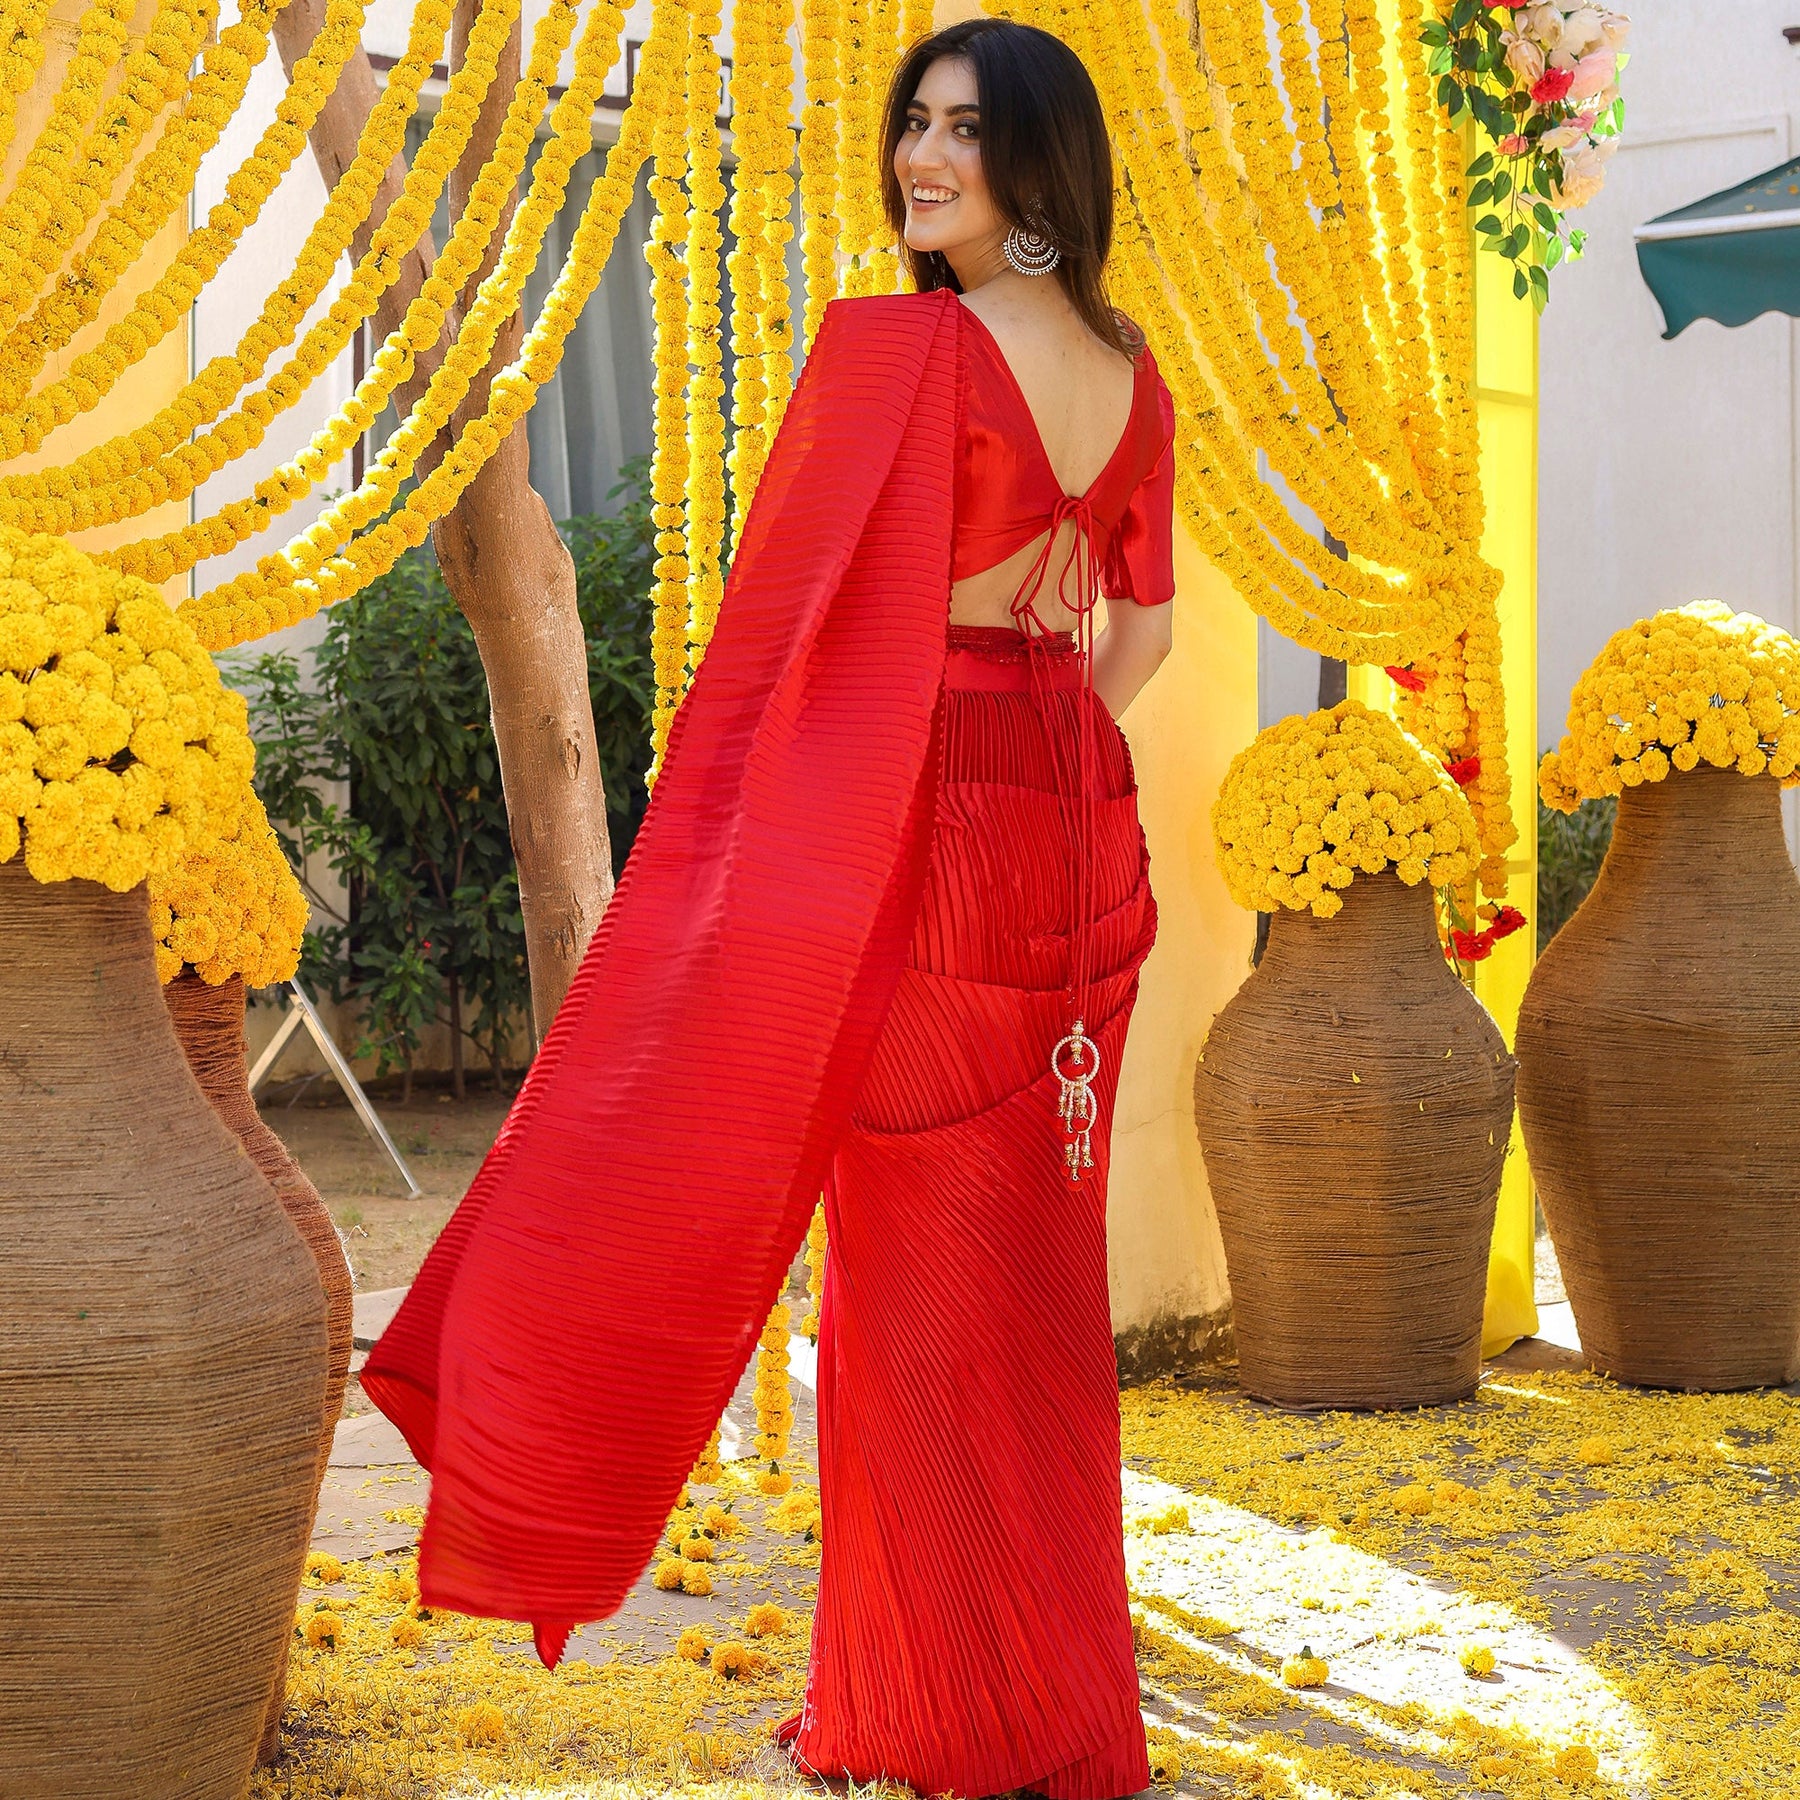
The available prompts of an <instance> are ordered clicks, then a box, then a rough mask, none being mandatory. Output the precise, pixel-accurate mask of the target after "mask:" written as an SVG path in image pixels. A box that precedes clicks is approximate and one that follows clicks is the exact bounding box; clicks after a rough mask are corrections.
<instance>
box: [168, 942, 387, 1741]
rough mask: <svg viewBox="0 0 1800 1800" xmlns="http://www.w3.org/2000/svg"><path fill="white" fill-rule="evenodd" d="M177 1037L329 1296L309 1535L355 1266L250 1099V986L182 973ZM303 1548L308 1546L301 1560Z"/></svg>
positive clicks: (335, 1410) (273, 1689)
mask: <svg viewBox="0 0 1800 1800" xmlns="http://www.w3.org/2000/svg"><path fill="white" fill-rule="evenodd" d="M163 999H164V1001H165V1002H166V1003H167V1004H168V1008H169V1017H170V1018H171V1019H172V1020H173V1021H174V1024H175V1036H176V1039H177V1041H178V1042H179V1043H180V1045H181V1048H182V1052H183V1054H184V1055H185V1056H186V1057H187V1061H188V1067H189V1068H190V1069H192V1070H193V1072H194V1079H195V1080H196V1081H197V1082H199V1084H200V1091H201V1093H203V1094H204V1095H205V1096H206V1098H207V1099H208V1101H210V1102H211V1104H212V1109H213V1111H214V1112H216V1113H217V1114H218V1115H219V1117H220V1118H221V1119H222V1120H224V1122H225V1124H226V1125H227V1126H228V1127H229V1128H230V1130H231V1132H232V1135H233V1136H234V1137H236V1139H237V1141H238V1142H239V1143H240V1144H242V1145H243V1147H244V1150H245V1152H246V1153H247V1154H248V1156H249V1158H250V1160H251V1161H252V1162H253V1163H255V1164H256V1166H257V1167H258V1168H259V1169H260V1170H261V1171H262V1172H263V1176H264V1178H265V1179H266V1180H267V1181H268V1183H269V1185H270V1186H271V1187H272V1188H273V1189H274V1190H275V1196H276V1198H277V1199H278V1200H280V1202H281V1205H282V1209H283V1211H285V1212H286V1214H287V1216H288V1217H289V1218H290V1219H292V1220H293V1222H294V1227H295V1229H296V1230H297V1231H298V1232H299V1233H300V1236H301V1238H302V1240H303V1241H304V1242H305V1244H306V1247H307V1249H308V1250H310V1251H311V1252H312V1258H313V1263H314V1265H315V1266H316V1267H317V1269H318V1271H319V1281H320V1283H321V1285H322V1286H323V1287H324V1289H325V1320H326V1336H327V1346H326V1368H325V1405H324V1409H323V1414H322V1416H321V1418H320V1421H319V1466H318V1477H317V1479H316V1480H315V1482H314V1483H313V1503H312V1506H311V1507H310V1508H309V1509H308V1515H307V1535H308V1536H310V1533H311V1526H312V1514H313V1512H315V1511H316V1510H317V1507H318V1494H319V1488H320V1487H321V1486H322V1485H323V1484H324V1480H325V1471H326V1468H327V1467H328V1466H329V1464H330V1461H331V1439H332V1433H333V1431H334V1430H335V1429H336V1427H337V1422H338V1415H339V1414H340V1413H341V1412H342V1411H343V1408H344V1385H345V1382H346V1381H347V1379H348V1377H349V1374H350V1351H351V1341H352V1336H353V1330H354V1327H353V1322H352V1316H351V1309H352V1305H353V1298H354V1295H353V1287H352V1283H351V1279H350V1265H349V1264H348V1263H347V1262H345V1260H344V1247H343V1245H342V1244H341V1243H340V1242H339V1241H338V1234H337V1227H336V1226H334V1225H333V1224H332V1222H331V1215H330V1214H329V1213H328V1212H327V1211H326V1210H325V1202H324V1201H323V1200H321V1199H320V1198H319V1190H318V1189H317V1188H316V1187H314V1186H313V1184H312V1183H311V1182H310V1181H308V1180H307V1178H306V1174H305V1172H304V1171H303V1170H302V1169H301V1167H300V1165H299V1164H298V1163H297V1162H295V1161H294V1159H293V1158H292V1157H291V1156H290V1155H288V1152H287V1146H286V1145H285V1144H284V1143H282V1141H281V1139H280V1138H278V1137H277V1136H276V1135H275V1133H274V1132H273V1131H271V1130H270V1129H269V1127H268V1126H267V1125H265V1124H264V1123H263V1118H262V1114H261V1113H259V1112H258V1111H257V1110H256V1102H255V1101H254V1100H253V1099H252V1098H251V1096H250V1062H249V1048H248V1046H247V1045H246V1044H245V1042H244V983H243V978H242V977H241V976H237V975H234V976H232V978H231V979H230V980H229V981H225V982H221V983H220V984H219V985H218V986H217V987H213V986H211V985H209V984H208V983H207V982H204V981H202V980H201V979H200V977H199V976H198V975H196V974H194V973H193V972H192V971H191V970H186V969H184V970H183V971H182V973H181V974H179V975H177V976H176V977H175V979H174V980H173V981H171V982H170V983H169V984H168V985H167V986H166V987H165V988H164V989H163ZM304 1553H305V1547H304V1545H303V1546H302V1555H304ZM292 1642H293V1640H292V1638H291V1637H284V1638H283V1639H282V1640H281V1649H280V1652H279V1654H278V1657H277V1666H276V1669H275V1673H274V1675H273V1677H272V1680H271V1685H270V1701H269V1712H268V1718H267V1723H266V1725H265V1728H264V1731H263V1738H262V1744H261V1746H260V1749H259V1752H258V1760H259V1761H262V1762H269V1761H272V1760H273V1759H274V1757H275V1755H276V1752H277V1750H278V1749H279V1747H280V1736H281V1710H282V1703H283V1700H284V1699H285V1696H286V1689H287V1659H288V1650H289V1648H290V1646H291V1644H292Z"/></svg>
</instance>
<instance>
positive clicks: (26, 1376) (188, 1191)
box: [0, 859, 326, 1800]
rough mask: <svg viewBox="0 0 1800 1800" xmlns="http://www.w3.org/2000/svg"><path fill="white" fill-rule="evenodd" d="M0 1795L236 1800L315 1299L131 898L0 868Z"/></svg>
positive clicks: (303, 1412)
mask: <svg viewBox="0 0 1800 1800" xmlns="http://www.w3.org/2000/svg"><path fill="white" fill-rule="evenodd" d="M0 1093H4V1094H5V1097H6V1101H5V1105H4V1107H3V1108H0V1246H3V1253H0V1410H3V1413H4V1418H5V1425H4V1428H3V1431H0V1447H3V1451H4V1453H3V1454H0V1621H4V1624H3V1626H0V1794H4V1795H5V1796H6V1797H7V1800H122V1797H123V1796H127V1795H129V1796H130V1797H131V1800H240V1796H241V1795H242V1793H243V1791H244V1788H245V1786H246V1784H247V1783H248V1781H249V1777H250V1772H251V1768H252V1765H253V1762H254V1759H255V1755H256V1749H257V1744H258V1741H259V1740H260V1738H261V1736H262V1733H263V1728H264V1722H265V1717H266V1714H267V1710H268V1704H269V1685H270V1681H271V1678H272V1674H273V1671H274V1668H275V1665H276V1659H277V1656H278V1654H279V1651H280V1647H281V1644H282V1642H283V1640H284V1639H285V1638H286V1637H287V1635H288V1634H289V1633H290V1632H291V1631H292V1629H293V1624H294V1594H295V1592H296V1590H297V1587H298V1585H299V1579H300V1570H301V1564H302V1560H303V1558H304V1553H305V1537H306V1525H307V1522H308V1520H309V1519H310V1516H311V1503H312V1496H313V1488H314V1484H315V1482H316V1480H317V1476H318V1459H319V1423H320V1419H321V1417H322V1414H323V1408H324V1403H325V1371H326V1326H325V1296H324V1293H323V1291H322V1289H321V1287H320V1284H319V1274H318V1269H317V1266H316V1264H315V1263H314V1261H313V1258H312V1256H311V1254H310V1253H309V1251H308V1250H307V1248H306V1246H305V1244H304V1243H302V1242H301V1239H300V1235H299V1233H298V1232H297V1231H295V1229H294V1226H293V1223H292V1221H291V1220H290V1219H289V1218H288V1216H287V1214H286V1213H285V1212H284V1211H283V1210H282V1207H281V1203H280V1201H279V1200H278V1199H277V1198H276V1196H275V1192H274V1190H273V1189H272V1188H271V1187H270V1186H269V1183H268V1182H267V1181H266V1180H265V1179H264V1178H263V1176H262V1175H261V1174H259V1173H258V1172H257V1169H256V1167H255V1165H254V1164H253V1163H252V1162H251V1161H250V1159H249V1158H248V1157H247V1156H245V1154H244V1152H243V1149H242V1147H241V1146H240V1145H239V1143H238V1141H237V1139H236V1138H235V1137H233V1136H232V1134H231V1133H230V1132H229V1131H227V1130H226V1128H225V1126H224V1125H223V1124H222V1123H221V1122H220V1120H219V1118H218V1116H217V1115H216V1114H215V1113H214V1112H213V1110H212V1108H211V1107H210V1106H209V1105H208V1104H207V1102H206V1099H205V1097H204V1096H203V1095H202V1094H201V1092H200V1090H199V1088H198V1086H196V1084H195V1082H194V1078H193V1076H192V1075H191V1074H190V1073H189V1070H188V1066H187V1063H186V1061H185V1060H184V1058H183V1056H182V1053H181V1048H180V1046H179V1045H178V1044H177V1043H176V1041H175V1033H174V1029H173V1027H172V1026H171V1024H170V1021H169V1013H168V1009H167V1007H165V1006H164V1004H163V997H162V992H161V989H160V988H159V986H158V984H157V979H156V966H155V961H154V958H153V953H152V949H151V940H150V926H149V919H148V916H147V911H146V906H145V900H144V893H143V890H142V889H141V888H140V889H138V890H137V891H136V892H135V893H130V894H112V893H109V892H107V891H106V890H105V889H104V888H102V887H99V886H97V885H95V884H94V883H91V882H85V881H67V882H59V883H56V884H55V885H54V886H49V885H42V884H40V883H38V882H36V881H34V880H33V879H32V878H31V877H30V876H29V875H28V874H27V873H26V872H25V870H24V869H23V868H22V867H21V866H20V864H19V862H18V861H17V860H16V859H15V860H14V861H12V862H10V863H6V864H0Z"/></svg>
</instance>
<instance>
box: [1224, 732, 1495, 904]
mask: <svg viewBox="0 0 1800 1800" xmlns="http://www.w3.org/2000/svg"><path fill="white" fill-rule="evenodd" d="M1212 823H1213V844H1214V849H1215V851H1216V854H1217V857H1218V863H1219V869H1220V872H1221V873H1222V874H1223V875H1224V877H1225V885H1226V887H1227V888H1229V889H1230V891H1231V897H1232V899H1234V900H1235V901H1236V902H1237V903H1238V905H1239V906H1243V907H1247V908H1249V909H1251V910H1252V911H1261V912H1273V911H1274V910H1275V908H1276V907H1279V906H1285V907H1290V908H1292V909H1294V910H1296V911H1299V910H1304V909H1310V910H1311V911H1312V912H1313V913H1314V914H1315V915H1316V916H1317V917H1319V918H1321V919H1329V918H1330V917H1332V915H1333V914H1334V913H1337V912H1339V911H1341V910H1342V908H1343V904H1344V902H1343V898H1342V893H1341V890H1342V889H1344V888H1346V887H1348V886H1349V885H1350V884H1351V882H1352V881H1353V880H1355V878H1356V877H1357V876H1358V875H1359V874H1362V875H1378V874H1381V873H1382V872H1384V871H1385V870H1388V869H1392V870H1393V871H1394V873H1395V874H1396V875H1398V876H1399V877H1400V879H1401V880H1402V881H1403V882H1405V883H1406V884H1407V885H1408V886H1409V887H1410V886H1414V885H1416V884H1417V883H1419V882H1421V881H1427V880H1428V881H1430V883H1431V884H1432V885H1433V886H1434V887H1455V886H1457V885H1458V884H1460V883H1462V882H1465V881H1467V880H1468V878H1469V876H1470V875H1471V873H1472V872H1473V869H1474V866H1475V859H1476V856H1477V855H1478V850H1477V846H1476V835H1475V818H1474V815H1473V814H1472V813H1471V812H1470V810H1469V803H1468V801H1467V800H1466V799H1465V798H1464V797H1463V794H1462V790H1461V789H1460V788H1458V787H1457V785H1456V783H1455V782H1453V781H1452V780H1451V779H1450V777H1449V774H1448V773H1447V772H1446V771H1445V769H1444V767H1443V765H1442V764H1441V763H1439V762H1438V761H1437V760H1436V759H1435V758H1433V757H1431V756H1429V755H1427V753H1426V752H1425V750H1424V749H1423V747H1422V746H1421V745H1420V744H1419V742H1418V740H1417V739H1416V738H1412V737H1409V736H1408V735H1407V734H1406V733H1405V732H1404V731H1402V730H1401V729H1400V727H1399V726H1398V725H1396V724H1395V723H1394V722H1393V720H1392V719H1390V718H1388V717H1387V715H1386V714H1385V713H1377V712H1371V711H1370V710H1369V708H1367V707H1366V706H1364V705H1362V704H1361V703H1360V702H1359V701H1355V700H1344V701H1340V702H1339V703H1338V704H1337V705H1336V706H1334V707H1332V708H1331V709H1330V710H1329V711H1325V712H1315V713H1307V714H1295V715H1294V716H1293V717H1292V718H1287V719H1282V720H1280V721H1279V722H1278V723H1277V724H1274V725H1271V726H1270V727H1269V728H1268V729H1267V730H1266V731H1263V732H1260V733H1258V735H1257V737H1256V739H1255V741H1254V742H1253V743H1252V744H1251V745H1250V747H1249V748H1248V749H1246V750H1243V751H1240V752H1239V753H1238V755H1237V756H1236V758H1234V759H1233V761H1232V764H1231V768H1230V769H1229V771H1228V772H1227V773H1226V776H1225V782H1224V785H1223V787H1221V788H1220V790H1219V798H1218V801H1217V803H1216V804H1215V805H1214V807H1213V815H1212Z"/></svg>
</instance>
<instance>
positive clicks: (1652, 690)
mask: <svg viewBox="0 0 1800 1800" xmlns="http://www.w3.org/2000/svg"><path fill="white" fill-rule="evenodd" d="M1702 762H1705V763H1707V764H1709V765H1710V766H1711V767H1713V768H1715V769H1736V770H1737V771H1738V772H1739V773H1740V774H1742V775H1773V776H1774V777H1775V778H1776V779H1777V780H1778V781H1779V782H1780V783H1781V785H1782V786H1783V787H1793V786H1796V785H1800V642H1796V641H1795V640H1794V639H1793V638H1792V637H1790V636H1789V635H1788V634H1787V633H1786V632H1785V631H1783V630H1781V629H1780V628H1779V627H1778V626H1774V625H1770V624H1769V623H1768V622H1767V621H1766V620H1763V619H1759V618H1757V617H1755V616H1754V615H1753V614H1751V613H1734V612H1733V611H1732V610H1731V608H1730V607H1728V606H1725V605H1722V604H1721V603H1720V602H1719V601H1717V600H1696V601H1694V602H1692V603H1691V604H1690V605H1687V606H1683V607H1678V608H1675V609H1673V610H1670V611H1665V612H1659V613H1655V614H1653V615H1652V616H1651V617H1650V618H1648V619H1641V620H1639V621H1638V623H1637V624H1635V625H1628V626H1627V627H1626V628H1625V629H1624V630H1623V631H1616V632H1614V633H1613V635H1612V636H1611V637H1610V638H1608V639H1607V641H1606V645H1605V647H1604V648H1603V649H1602V650H1601V652H1600V654H1599V655H1598V656H1597V657H1595V658H1594V660H1593V662H1591V663H1590V664H1589V665H1588V667H1587V668H1586V670H1584V671H1583V673H1582V675H1581V678H1580V680H1578V681H1577V682H1576V683H1575V688H1574V692H1573V693H1572V694H1571V695H1570V696H1569V728H1568V731H1567V732H1566V733H1565V734H1564V736H1563V739H1562V741H1561V742H1560V743H1559V744H1558V745H1557V747H1556V748H1555V749H1554V750H1552V751H1551V752H1550V753H1549V754H1548V755H1546V756H1545V758H1544V760H1543V761H1542V763H1540V764H1539V766H1538V791H1539V793H1540V794H1541V795H1542V796H1543V800H1544V804H1545V805H1546V806H1551V807H1554V808H1556V810H1557V811H1559V812H1573V811H1574V810H1575V808H1576V807H1577V806H1579V805H1580V804H1581V803H1582V801H1584V800H1600V799H1605V798H1607V797H1608V796H1609V795H1613V794H1617V793H1619V792H1620V791H1621V790H1623V789H1625V788H1628V787H1637V786H1639V785H1640V784H1641V783H1643V782H1646V781H1663V780H1666V779H1667V778H1668V775H1669V773H1670V771H1671V770H1686V769H1693V768H1697V767H1698V766H1699V765H1700V764H1701V763H1702Z"/></svg>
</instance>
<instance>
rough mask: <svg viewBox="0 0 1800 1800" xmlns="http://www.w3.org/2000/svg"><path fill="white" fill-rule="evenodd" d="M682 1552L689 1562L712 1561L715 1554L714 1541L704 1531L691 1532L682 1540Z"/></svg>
mask: <svg viewBox="0 0 1800 1800" xmlns="http://www.w3.org/2000/svg"><path fill="white" fill-rule="evenodd" d="M681 1554H682V1555H683V1556H685V1557H686V1558H687V1560H688V1561H689V1562H711V1561H712V1559H713V1555H714V1549H713V1541H712V1539H711V1538H709V1537H707V1536H706V1535H705V1534H704V1533H702V1532H698V1531H696V1532H691V1533H690V1534H689V1535H688V1536H687V1537H684V1538H683V1539H682V1540H681Z"/></svg>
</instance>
